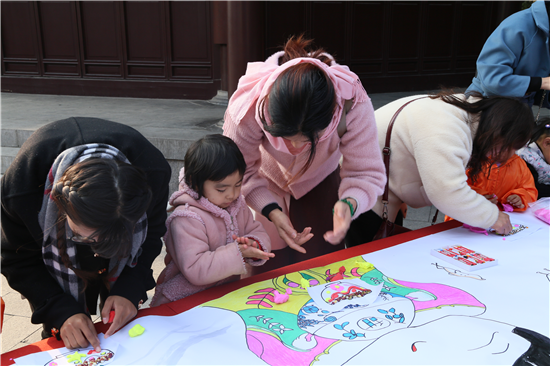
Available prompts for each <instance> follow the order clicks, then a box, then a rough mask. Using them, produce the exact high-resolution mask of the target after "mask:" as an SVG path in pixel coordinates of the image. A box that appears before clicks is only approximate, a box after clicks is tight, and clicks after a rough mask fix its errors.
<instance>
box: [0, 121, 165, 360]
mask: <svg viewBox="0 0 550 366" xmlns="http://www.w3.org/2000/svg"><path fill="white" fill-rule="evenodd" d="M170 175H171V170H170V166H169V165H168V163H167V162H166V160H165V159H164V157H163V155H162V153H161V152H160V151H159V150H158V149H156V148H155V147H154V146H153V145H152V144H151V143H150V142H149V141H147V139H146V138H145V137H144V136H142V135H141V134H140V133H139V132H137V131H136V130H134V129H133V128H131V127H128V126H125V125H122V124H119V123H115V122H110V121H106V120H102V119H97V118H82V117H76V118H68V119H65V120H61V121H57V122H53V123H50V124H48V125H45V126H43V127H41V128H40V129H38V130H37V131H36V132H35V133H34V134H33V135H31V137H30V138H29V139H28V140H27V141H26V142H25V143H24V144H23V146H22V147H21V150H20V151H19V153H18V155H17V156H16V158H15V160H14V161H13V163H12V164H11V165H10V167H9V168H8V169H7V170H6V172H5V174H4V176H3V177H2V181H1V189H2V192H1V193H2V212H1V214H2V216H1V220H2V274H3V275H4V276H5V277H6V279H7V280H8V283H9V284H10V286H11V287H12V288H13V289H14V290H16V291H18V292H20V293H21V294H22V295H23V296H24V297H25V298H26V299H27V300H28V301H29V303H30V305H31V308H32V310H33V314H32V317H31V321H32V323H34V324H40V323H42V324H43V325H44V331H43V333H42V336H43V337H44V338H45V337H48V336H52V335H54V336H56V337H57V338H58V339H62V340H63V342H64V343H65V346H66V347H67V348H77V347H86V346H87V345H88V343H90V344H91V345H92V346H93V347H94V348H96V349H97V350H99V349H100V346H99V340H98V338H97V334H96V331H95V328H94V326H93V323H92V321H91V318H90V314H92V315H93V314H95V313H96V308H97V299H98V297H100V298H101V307H102V310H101V317H102V320H103V322H104V323H107V322H108V320H109V315H110V313H111V311H114V314H115V316H114V320H113V323H112V325H111V327H110V328H109V330H108V331H107V332H106V333H105V336H106V337H108V336H110V335H112V334H113V333H114V332H115V331H116V330H118V329H119V328H121V327H122V326H123V325H125V324H126V323H127V322H128V321H129V320H131V319H132V318H133V317H134V316H135V315H136V314H137V309H138V305H139V304H140V302H141V301H145V300H146V299H147V294H146V292H147V291H148V290H150V289H152V288H153V287H154V286H155V280H154V278H153V276H152V270H151V265H152V263H153V261H154V259H155V258H156V257H157V256H158V254H159V253H160V251H161V249H162V241H161V237H162V236H163V235H164V233H165V231H166V228H165V225H164V222H165V220H166V203H167V200H168V184H169V180H170Z"/></svg>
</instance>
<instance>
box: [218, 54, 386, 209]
mask: <svg viewBox="0 0 550 366" xmlns="http://www.w3.org/2000/svg"><path fill="white" fill-rule="evenodd" d="M282 54H283V52H282V51H281V52H278V53H275V54H274V55H272V56H271V57H269V58H268V59H267V60H266V61H265V62H252V63H249V64H248V68H247V71H246V74H245V75H244V76H243V77H241V79H240V80H239V86H238V88H237V91H235V93H234V94H233V96H232V97H231V100H230V101H229V105H228V108H227V111H226V114H225V122H224V125H223V129H224V135H226V136H228V137H230V138H231V139H233V141H235V143H236V144H237V145H238V146H239V149H240V150H241V152H242V153H243V156H244V158H245V160H246V165H247V170H246V172H245V174H244V179H243V190H242V191H243V195H244V196H245V198H246V202H247V203H248V205H249V206H250V207H251V208H252V209H253V210H255V211H257V212H261V211H262V209H263V208H264V207H265V206H267V205H268V204H270V203H274V202H277V201H276V199H275V198H274V196H273V194H274V193H275V194H277V195H279V196H285V195H289V194H291V195H292V196H293V197H294V198H296V199H300V198H301V197H302V196H304V195H305V194H306V193H308V192H309V191H311V190H312V189H313V188H314V187H316V186H317V185H318V184H319V183H320V182H322V181H323V180H324V179H325V178H326V177H327V176H328V175H329V174H331V173H332V172H334V170H336V168H337V167H338V164H339V161H340V158H341V157H342V156H343V160H342V166H341V169H340V175H341V177H342V182H341V184H340V188H339V192H338V194H339V197H340V198H345V197H351V198H354V199H355V200H356V201H357V204H358V206H357V210H356V212H355V214H354V216H353V217H352V219H355V218H356V217H357V216H358V215H360V214H361V213H363V212H366V211H368V210H370V209H371V208H372V207H373V205H374V203H375V202H376V198H377V197H378V196H379V195H381V194H382V192H383V189H384V184H385V183H386V176H385V168H384V164H383V161H382V154H381V152H380V148H379V147H378V141H377V129H376V122H375V120H374V109H373V107H372V103H371V101H370V98H369V97H368V96H367V93H366V92H365V90H364V89H363V87H362V85H361V82H360V81H359V78H358V77H357V75H355V74H354V73H352V72H351V71H350V70H349V68H348V67H346V66H341V65H338V64H337V63H336V62H334V61H333V62H332V65H331V66H328V65H326V64H324V63H322V62H321V61H319V60H316V59H312V58H296V59H293V60H290V61H288V62H286V63H284V64H283V65H281V66H279V65H278V60H279V57H280V56H282ZM327 56H330V55H327ZM301 62H310V63H313V64H315V65H317V66H318V67H319V68H321V69H322V70H323V71H325V72H326V73H327V75H328V76H329V78H330V79H331V81H332V82H333V85H334V87H335V92H336V102H337V106H336V111H335V114H334V117H333V120H332V122H331V123H330V125H329V126H328V127H327V129H326V130H325V132H324V134H323V136H321V137H320V139H319V142H318V145H317V150H316V155H315V158H314V160H313V163H312V164H311V166H310V167H309V169H308V170H307V172H305V173H304V174H303V175H302V176H300V177H299V178H298V179H297V180H295V181H293V182H292V184H290V185H288V182H289V180H290V178H291V177H292V176H294V175H296V174H297V173H298V172H299V170H300V169H301V168H302V166H303V165H304V164H305V161H306V160H307V157H308V154H309V144H308V145H306V147H305V148H304V149H302V150H301V151H297V152H296V151H290V149H289V148H288V146H287V145H286V144H285V139H283V138H280V137H273V136H271V135H270V134H269V133H267V132H265V131H264V129H263V125H262V122H261V120H260V118H259V116H258V104H259V101H261V100H262V98H263V97H264V96H266V95H268V93H269V90H270V89H271V85H273V82H274V81H275V79H276V78H277V76H279V75H280V74H281V73H282V72H283V71H284V70H286V69H287V68H289V67H291V66H293V65H296V64H298V63H301ZM346 100H353V106H352V108H351V110H350V111H349V112H348V113H347V115H345V112H344V104H345V102H346ZM343 114H344V115H343ZM266 119H267V120H268V121H267V122H268V123H271V122H270V121H269V116H267V115H266ZM341 120H345V124H346V132H345V133H344V134H343V136H342V137H340V136H339V134H338V131H337V129H338V125H339V123H340V121H341Z"/></svg>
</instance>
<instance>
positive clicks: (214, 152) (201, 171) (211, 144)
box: [183, 134, 246, 198]
mask: <svg viewBox="0 0 550 366" xmlns="http://www.w3.org/2000/svg"><path fill="white" fill-rule="evenodd" d="M183 164H184V167H185V178H184V179H185V184H187V185H188V186H189V187H191V188H192V189H193V190H194V191H195V192H197V193H198V194H199V198H200V197H202V196H203V195H204V189H203V188H204V182H206V181H207V180H211V181H214V182H219V181H220V180H223V179H225V178H226V177H227V176H229V175H231V174H233V173H235V172H236V171H238V172H239V173H240V174H241V175H244V172H245V170H246V162H245V160H244V157H243V154H242V153H241V150H239V147H238V146H237V144H235V142H233V140H231V139H230V138H229V137H226V136H223V135H219V134H213V135H206V136H205V137H203V138H201V139H200V140H197V141H195V142H194V143H193V144H191V146H190V147H189V149H187V153H186V154H185V158H184V160H183Z"/></svg>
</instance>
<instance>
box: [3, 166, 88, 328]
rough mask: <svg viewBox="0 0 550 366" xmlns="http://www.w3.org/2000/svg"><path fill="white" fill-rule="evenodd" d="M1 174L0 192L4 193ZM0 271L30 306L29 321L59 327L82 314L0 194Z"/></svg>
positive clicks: (23, 225) (82, 310)
mask: <svg viewBox="0 0 550 366" xmlns="http://www.w3.org/2000/svg"><path fill="white" fill-rule="evenodd" d="M4 178H5V176H4V177H2V193H4ZM1 215H2V216H1V220H2V274H3V275H4V276H5V277H6V279H7V281H8V283H9V285H10V287H11V288H13V289H14V290H15V291H17V292H19V293H21V295H23V296H24V297H25V298H26V299H27V300H28V301H29V302H30V305H31V307H32V309H33V315H32V317H31V322H32V323H34V324H41V323H46V324H47V325H48V326H50V327H56V328H58V329H59V328H60V327H61V325H63V323H64V322H65V320H67V319H68V318H69V317H71V316H72V315H74V314H77V313H84V309H82V308H81V307H80V306H79V305H78V303H77V302H76V300H75V299H74V298H73V297H72V296H71V295H70V294H65V293H64V291H63V289H62V288H61V286H60V285H59V284H58V283H57V281H56V280H55V279H54V278H53V277H52V276H51V275H50V273H49V272H48V270H47V269H46V266H45V264H44V261H43V260H42V248H41V245H38V244H37V242H36V240H35V238H33V236H32V235H31V233H30V231H29V229H28V228H27V226H26V225H25V224H24V223H23V222H22V221H21V220H20V219H19V218H18V217H17V214H15V213H14V212H12V211H11V210H10V208H9V204H8V202H5V201H4V195H3V196H2V212H1Z"/></svg>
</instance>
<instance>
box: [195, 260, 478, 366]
mask: <svg viewBox="0 0 550 366" xmlns="http://www.w3.org/2000/svg"><path fill="white" fill-rule="evenodd" d="M361 261H363V262H364V265H363V266H361V265H359V264H358V262H359V263H360V262H361ZM335 268H337V271H338V273H339V276H338V277H337V278H342V279H337V280H335V281H332V280H333V279H334V278H335V277H334V272H335V271H334V269H335ZM364 268H368V269H367V270H365V269H364ZM302 279H306V280H307V281H308V282H310V283H315V284H316V285H317V286H321V287H323V288H324V287H325V286H324V284H337V285H340V284H345V283H346V281H348V279H360V280H361V281H363V282H365V284H367V285H374V286H378V285H382V290H381V291H380V294H379V295H378V299H377V301H375V302H374V303H372V304H370V305H366V306H363V305H359V304H354V303H352V304H350V305H347V306H346V307H345V308H343V309H341V310H338V311H332V312H331V311H327V310H323V309H322V308H320V307H319V306H317V305H316V303H315V301H314V300H313V299H312V298H311V297H310V296H309V294H308V291H307V289H304V288H302V287H301V285H300V283H301V282H302ZM286 288H291V289H292V295H291V296H290V299H289V300H288V301H287V302H286V303H285V304H282V305H277V304H275V302H274V298H273V292H274V291H276V290H277V291H279V292H281V291H285V290H286ZM202 306H203V307H219V308H223V309H229V310H231V311H234V312H236V313H237V314H238V315H239V316H240V317H241V318H242V320H243V322H244V323H245V324H246V339H247V343H248V345H249V348H250V350H251V351H252V352H253V353H254V354H256V355H257V356H258V357H259V358H261V359H262V360H263V361H264V362H266V363H267V364H269V365H284V364H286V363H285V362H287V360H289V359H292V360H295V361H296V363H295V364H297V365H310V364H312V363H313V362H314V361H315V360H317V359H319V357H320V356H322V355H323V354H327V353H330V350H331V349H332V348H334V347H336V346H337V345H338V344H340V343H343V342H359V343H360V348H361V349H363V348H365V347H366V344H365V342H374V341H375V340H377V339H378V338H380V337H382V336H384V335H385V334H388V333H390V332H393V331H397V330H402V329H406V328H409V327H411V326H412V325H413V321H414V326H420V325H422V324H425V323H427V322H430V321H434V320H436V319H438V318H442V317H445V316H451V315H452V316H478V315H481V314H483V312H484V311H485V306H484V305H483V303H481V302H480V301H479V300H478V299H476V298H475V297H474V296H472V295H471V294H469V293H467V292H465V291H463V290H460V289H458V288H452V287H450V286H446V285H442V284H437V283H415V282H409V281H402V280H398V279H394V278H391V277H388V276H386V275H385V274H384V273H382V272H381V271H380V270H378V269H377V268H376V267H375V266H373V265H370V264H369V263H368V262H365V261H364V260H363V259H362V258H361V257H354V258H350V259H348V260H346V261H343V262H339V263H337V264H334V265H331V266H327V267H321V268H315V269H310V270H305V271H299V272H295V273H290V274H287V275H284V276H280V277H277V278H274V279H273V280H270V281H263V282H259V283H256V284H253V285H250V286H247V287H245V288H242V289H240V290H237V291H234V292H232V293H230V294H228V295H226V296H224V297H221V298H219V299H216V300H213V301H210V302H207V303H205V304H203V305H202ZM420 313H422V314H421V315H420Z"/></svg>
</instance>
